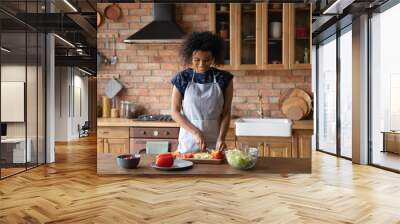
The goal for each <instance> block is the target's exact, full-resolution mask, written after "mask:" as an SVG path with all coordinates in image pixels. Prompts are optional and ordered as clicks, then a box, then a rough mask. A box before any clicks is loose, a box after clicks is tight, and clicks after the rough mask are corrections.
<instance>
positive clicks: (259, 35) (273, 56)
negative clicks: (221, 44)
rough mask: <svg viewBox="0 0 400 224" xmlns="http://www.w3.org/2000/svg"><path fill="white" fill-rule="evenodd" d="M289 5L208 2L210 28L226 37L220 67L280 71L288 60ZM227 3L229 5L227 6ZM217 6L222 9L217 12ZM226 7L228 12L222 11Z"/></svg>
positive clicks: (287, 65)
mask: <svg viewBox="0 0 400 224" xmlns="http://www.w3.org/2000/svg"><path fill="white" fill-rule="evenodd" d="M289 5H290V4H266V3H244V4H238V3H231V4H220V3H216V4H210V5H209V9H210V30H211V31H212V32H214V33H216V34H218V35H220V36H223V37H226V34H225V33H226V32H225V31H224V29H225V28H222V29H223V31H222V32H221V27H225V26H226V23H228V22H229V35H228V38H227V39H225V42H226V43H227V47H228V50H227V52H226V54H229V56H226V57H225V62H226V63H225V64H224V65H222V66H221V68H222V69H230V70H260V69H270V70H280V69H288V68H289V63H290V56H289V53H290V52H291V51H290V49H289V48H290V46H291V45H290V41H289V40H290V34H291V33H290V32H289V31H290V25H291V23H290V22H291V17H290V13H291V11H290V6H289ZM227 6H229V7H227ZM221 7H223V9H224V10H222V11H223V12H221ZM225 8H229V11H225V10H226V9H225Z"/></svg>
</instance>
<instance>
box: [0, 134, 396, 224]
mask: <svg viewBox="0 0 400 224" xmlns="http://www.w3.org/2000/svg"><path fill="white" fill-rule="evenodd" d="M313 156H314V159H313V173H312V174H311V175H306V174H304V175H289V176H288V177H282V176H280V175H266V176H265V177H262V178H260V177H242V178H188V177H185V178H160V177H157V178H132V177H127V176H108V177H99V176H97V175H96V139H95V138H93V137H92V138H86V139H84V140H82V141H79V142H72V143H70V144H68V145H65V144H64V145H62V144H59V145H57V150H56V158H57V162H56V163H55V164H52V165H48V166H42V167H39V168H36V169H34V170H30V171H28V172H26V173H22V174H19V175H17V176H14V177H11V178H8V179H5V180H3V181H0V223H12V224H13V223H45V222H47V223H373V224H376V223H385V224H386V223H400V175H398V174H395V173H390V172H387V171H384V170H380V169H377V168H374V167H368V166H358V165H352V164H351V163H350V162H349V161H347V160H343V159H337V158H335V157H332V156H329V155H326V154H322V153H314V155H313Z"/></svg>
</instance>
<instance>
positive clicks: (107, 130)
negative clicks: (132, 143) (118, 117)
mask: <svg viewBox="0 0 400 224" xmlns="http://www.w3.org/2000/svg"><path fill="white" fill-rule="evenodd" d="M97 137H98V138H129V128H128V127H98V128H97Z"/></svg>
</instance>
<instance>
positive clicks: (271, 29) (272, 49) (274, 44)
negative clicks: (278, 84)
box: [262, 4, 289, 69]
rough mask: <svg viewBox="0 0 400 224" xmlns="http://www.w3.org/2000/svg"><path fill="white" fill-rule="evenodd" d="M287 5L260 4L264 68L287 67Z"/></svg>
mask: <svg viewBox="0 0 400 224" xmlns="http://www.w3.org/2000/svg"><path fill="white" fill-rule="evenodd" d="M288 15H289V6H288V5H287V4H263V5H262V22H263V24H262V36H263V38H262V44H263V47H262V52H263V53H262V59H263V61H262V63H263V68H264V69H288V64H289V54H288V53H287V52H288V50H289V16H288Z"/></svg>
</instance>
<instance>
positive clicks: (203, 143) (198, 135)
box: [194, 130, 207, 150]
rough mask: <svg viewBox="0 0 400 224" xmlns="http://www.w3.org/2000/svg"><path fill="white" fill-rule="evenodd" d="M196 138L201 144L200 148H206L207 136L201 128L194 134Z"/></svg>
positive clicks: (198, 143)
mask: <svg viewBox="0 0 400 224" xmlns="http://www.w3.org/2000/svg"><path fill="white" fill-rule="evenodd" d="M194 138H195V139H196V143H197V145H198V146H199V148H200V150H205V149H206V147H207V146H206V138H205V137H204V135H203V133H202V132H201V131H200V130H197V131H196V132H195V134H194Z"/></svg>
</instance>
